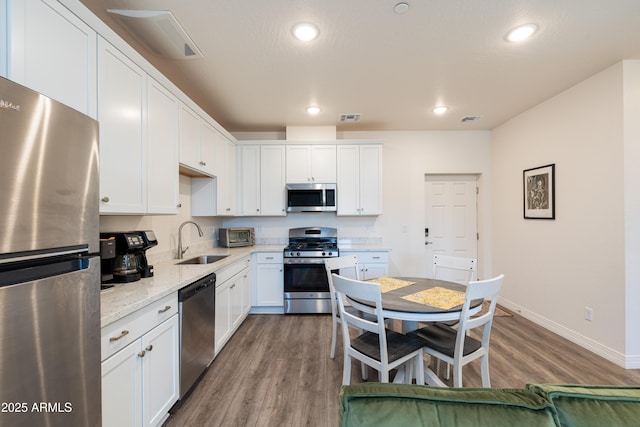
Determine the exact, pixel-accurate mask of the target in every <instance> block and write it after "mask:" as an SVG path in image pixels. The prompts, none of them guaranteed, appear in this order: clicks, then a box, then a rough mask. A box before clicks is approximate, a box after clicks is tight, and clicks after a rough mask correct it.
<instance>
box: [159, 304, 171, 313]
mask: <svg viewBox="0 0 640 427" xmlns="http://www.w3.org/2000/svg"><path fill="white" fill-rule="evenodd" d="M169 310H171V306H170V305H167V306H165V307H164V308H161V309H160V310H158V314H162V313H166V312H167V311H169Z"/></svg>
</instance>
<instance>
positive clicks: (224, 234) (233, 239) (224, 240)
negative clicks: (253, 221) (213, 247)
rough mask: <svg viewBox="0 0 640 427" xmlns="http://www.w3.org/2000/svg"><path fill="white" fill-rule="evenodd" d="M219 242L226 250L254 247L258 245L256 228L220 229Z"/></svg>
mask: <svg viewBox="0 0 640 427" xmlns="http://www.w3.org/2000/svg"><path fill="white" fill-rule="evenodd" d="M218 240H219V241H220V246H222V247H225V248H237V247H239V246H253V245H255V244H256V233H255V230H254V228H220V229H219V230H218Z"/></svg>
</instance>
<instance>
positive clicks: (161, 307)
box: [100, 292, 178, 360]
mask: <svg viewBox="0 0 640 427" xmlns="http://www.w3.org/2000/svg"><path fill="white" fill-rule="evenodd" d="M177 313H178V293H177V292H174V293H172V294H170V295H167V296H166V297H164V298H162V299H160V300H158V301H155V302H153V303H151V304H149V305H148V306H146V307H143V308H141V309H140V310H138V311H136V312H135V313H131V314H130V315H128V316H126V317H123V318H122V319H120V320H117V321H116V322H114V323H112V324H110V325H107V326H105V327H104V328H102V333H101V334H102V337H101V340H100V342H101V347H102V348H101V350H102V352H101V355H102V360H105V359H106V358H107V357H109V356H111V355H112V354H113V353H115V352H116V351H118V350H120V349H121V348H124V347H125V346H126V345H127V344H129V343H131V342H133V341H135V340H137V339H138V338H140V337H141V336H142V335H143V334H145V333H146V332H147V331H150V330H151V329H153V328H154V327H156V326H157V325H159V324H160V323H162V322H164V321H165V320H167V319H168V318H170V317H171V316H173V315H174V314H177Z"/></svg>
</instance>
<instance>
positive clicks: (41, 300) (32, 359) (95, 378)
mask: <svg viewBox="0 0 640 427" xmlns="http://www.w3.org/2000/svg"><path fill="white" fill-rule="evenodd" d="M98 182H99V180H98V123H97V122H96V121H95V120H93V119H91V118H89V117H87V116H85V115H83V114H81V113H79V112H77V111H75V110H73V109H71V108H69V107H66V106H64V105H62V104H60V103H58V102H55V101H53V100H51V99H49V98H47V97H45V96H43V95H40V94H38V93H36V92H33V91H31V90H29V89H27V88H25V87H23V86H20V85H18V84H16V83H13V82H11V81H9V80H6V79H3V78H0V405H2V406H1V407H0V425H1V426H29V427H33V426H99V425H100V424H101V418H102V416H101V395H100V390H101V387H100V378H101V375H100V259H99V257H97V255H96V254H97V253H98V251H99V230H98V221H99V213H98Z"/></svg>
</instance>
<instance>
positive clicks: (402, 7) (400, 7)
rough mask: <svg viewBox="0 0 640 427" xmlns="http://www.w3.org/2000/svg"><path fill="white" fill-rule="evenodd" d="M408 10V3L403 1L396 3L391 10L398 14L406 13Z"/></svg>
mask: <svg viewBox="0 0 640 427" xmlns="http://www.w3.org/2000/svg"><path fill="white" fill-rule="evenodd" d="M408 10H409V3H405V2H401V3H398V4H396V5H395V6H394V7H393V11H394V12H395V13H397V14H398V15H402V14H403V13H406V12H407V11H408Z"/></svg>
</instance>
